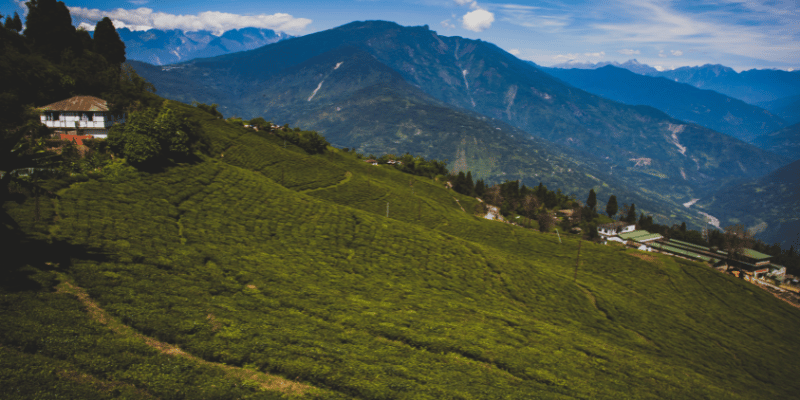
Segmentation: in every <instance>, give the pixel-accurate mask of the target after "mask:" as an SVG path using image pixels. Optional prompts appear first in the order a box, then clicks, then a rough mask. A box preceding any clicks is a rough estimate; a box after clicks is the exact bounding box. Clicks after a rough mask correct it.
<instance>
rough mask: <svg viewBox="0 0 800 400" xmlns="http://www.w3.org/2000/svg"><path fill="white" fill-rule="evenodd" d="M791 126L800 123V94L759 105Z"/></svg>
mask: <svg viewBox="0 0 800 400" xmlns="http://www.w3.org/2000/svg"><path fill="white" fill-rule="evenodd" d="M758 105H759V106H760V107H763V108H765V109H767V110H769V111H770V112H771V113H773V114H775V115H777V116H779V117H781V118H783V119H784V120H786V122H788V123H790V124H796V123H800V94H797V95H794V96H789V97H782V98H780V99H777V100H772V101H766V102H762V103H759V104H758Z"/></svg>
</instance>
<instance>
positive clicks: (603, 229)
mask: <svg viewBox="0 0 800 400" xmlns="http://www.w3.org/2000/svg"><path fill="white" fill-rule="evenodd" d="M635 230H636V224H630V223H627V222H621V221H619V222H612V223H610V224H604V225H600V226H598V227H597V233H599V234H600V235H602V236H616V235H618V234H620V233H627V232H633V231H635Z"/></svg>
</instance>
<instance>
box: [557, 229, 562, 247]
mask: <svg viewBox="0 0 800 400" xmlns="http://www.w3.org/2000/svg"><path fill="white" fill-rule="evenodd" d="M556 235H557V236H558V244H562V243H561V235H559V234H558V229H556Z"/></svg>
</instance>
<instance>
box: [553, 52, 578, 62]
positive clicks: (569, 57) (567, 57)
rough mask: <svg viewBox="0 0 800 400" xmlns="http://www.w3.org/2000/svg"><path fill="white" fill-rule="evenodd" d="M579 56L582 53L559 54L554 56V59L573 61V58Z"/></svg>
mask: <svg viewBox="0 0 800 400" xmlns="http://www.w3.org/2000/svg"><path fill="white" fill-rule="evenodd" d="M578 57H580V54H575V53H568V54H559V55H556V56H553V60H556V61H571V60H574V59H576V58H578Z"/></svg>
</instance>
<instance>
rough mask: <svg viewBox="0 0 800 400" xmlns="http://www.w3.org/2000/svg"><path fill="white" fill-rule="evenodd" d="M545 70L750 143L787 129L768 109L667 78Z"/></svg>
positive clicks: (606, 70)
mask: <svg viewBox="0 0 800 400" xmlns="http://www.w3.org/2000/svg"><path fill="white" fill-rule="evenodd" d="M542 69H543V70H545V71H546V72H547V73H549V74H551V75H553V76H555V77H557V78H559V79H561V80H563V81H565V82H567V83H569V84H570V85H573V86H575V87H577V88H580V89H583V90H586V91H587V92H590V93H594V94H596V95H599V96H602V97H605V98H607V99H611V100H615V101H619V102H622V103H625V104H631V105H635V104H643V105H648V106H651V107H655V108H657V109H659V110H661V111H663V112H665V113H667V114H668V115H670V116H672V117H674V118H677V119H680V120H683V121H687V122H694V123H696V124H699V125H702V126H705V127H707V128H709V129H713V130H716V131H718V132H722V133H725V134H727V135H729V136H733V137H735V138H737V139H740V140H743V141H746V142H752V140H753V139H754V138H755V137H756V136H759V135H763V134H766V133H771V132H774V131H776V130H778V129H781V128H783V127H785V126H786V122H785V121H783V120H782V119H781V118H779V117H777V116H775V115H772V114H770V113H769V112H768V111H766V110H764V109H761V108H759V107H756V106H753V105H750V104H747V103H745V102H743V101H741V100H738V99H734V98H731V97H728V96H725V95H723V94H720V93H718V92H715V91H711V90H702V89H698V88H696V87H694V86H691V85H689V84H685V83H678V82H674V81H672V80H670V79H667V78H664V77H651V76H645V75H640V74H636V73H633V72H631V71H629V70H627V69H623V68H620V67H615V66H612V65H607V66H604V67H601V68H596V69H562V68H542Z"/></svg>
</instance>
